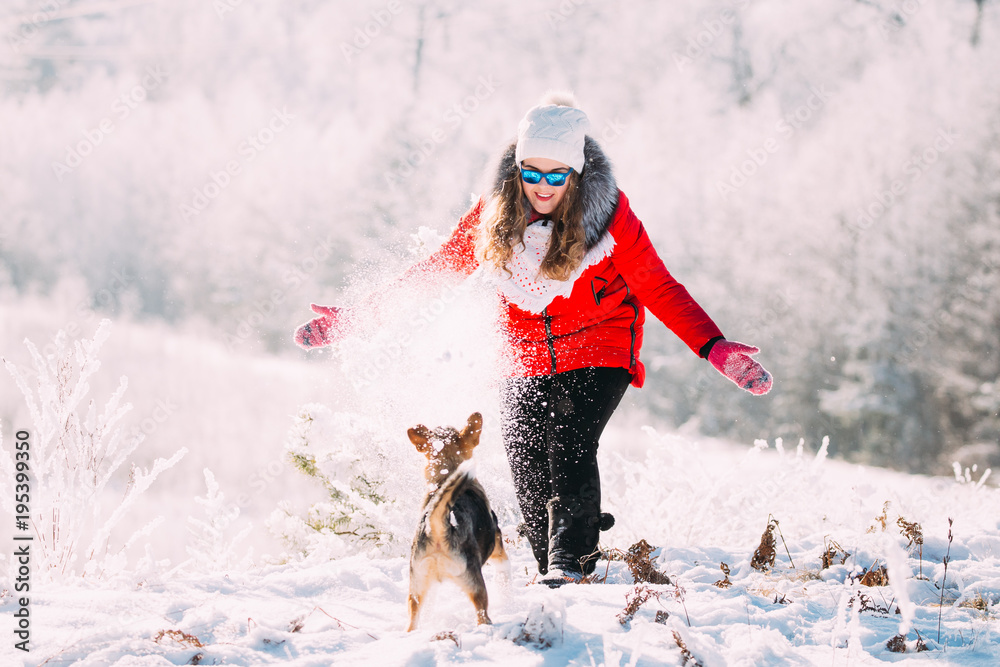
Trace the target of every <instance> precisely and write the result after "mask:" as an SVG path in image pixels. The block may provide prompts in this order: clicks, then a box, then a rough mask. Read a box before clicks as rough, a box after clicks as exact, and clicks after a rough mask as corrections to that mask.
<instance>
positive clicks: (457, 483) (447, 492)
mask: <svg viewBox="0 0 1000 667" xmlns="http://www.w3.org/2000/svg"><path fill="white" fill-rule="evenodd" d="M475 478H476V466H475V464H474V463H473V462H472V459H469V460H468V461H463V462H462V464H461V465H459V466H458V468H457V469H456V470H455V472H453V473H451V475H449V476H448V478H447V479H446V480H445V481H444V483H443V484H442V485H441V486H439V487H438V488H437V489H435V490H434V492H433V493H432V494H431V495H430V497H429V498H428V499H427V505H426V506H425V509H424V521H426V522H427V523H426V525H425V533H426V534H427V535H430V537H431V540H433V541H434V542H436V543H438V544H443V543H445V542H446V541H447V539H448V536H447V530H448V528H447V526H448V522H450V521H451V518H450V517H449V514H450V512H451V508H452V505H454V504H455V496H457V495H458V494H459V493H461V492H462V491H463V490H464V489H465V487H466V485H467V484H469V483H470V482H471V481H473V480H475Z"/></svg>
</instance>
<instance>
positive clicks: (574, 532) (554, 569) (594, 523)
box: [542, 496, 614, 586]
mask: <svg viewBox="0 0 1000 667" xmlns="http://www.w3.org/2000/svg"><path fill="white" fill-rule="evenodd" d="M548 510H549V567H548V570H549V574H550V576H549V579H546V580H543V582H542V583H545V584H548V585H550V586H559V585H562V584H563V583H567V582H569V581H580V580H581V579H582V578H583V577H584V576H586V575H588V574H590V573H592V572H593V571H594V568H595V567H596V566H597V558H598V556H599V553H598V549H597V542H598V538H599V534H600V530H601V527H602V523H603V524H606V525H607V524H611V523H614V520H613V519H612V518H611V515H607V517H608V518H607V519H604V517H602V515H601V509H600V507H599V506H598V505H597V504H596V503H595V502H593V501H592V500H589V499H585V498H583V497H581V496H562V497H558V496H557V497H555V498H553V499H552V500H550V501H549V503H548ZM602 519H603V520H602ZM607 527H608V528H610V527H611V526H610V525H608V526H607Z"/></svg>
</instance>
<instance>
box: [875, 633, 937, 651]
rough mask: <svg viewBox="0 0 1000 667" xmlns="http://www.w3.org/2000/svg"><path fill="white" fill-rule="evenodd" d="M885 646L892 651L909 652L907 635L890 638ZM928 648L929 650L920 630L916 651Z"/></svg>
mask: <svg viewBox="0 0 1000 667" xmlns="http://www.w3.org/2000/svg"><path fill="white" fill-rule="evenodd" d="M885 647H886V648H887V649H889V650H890V651H892V652H893V653H906V652H907V648H906V635H896V636H895V637H893V638H892V639H890V640H889V641H887V642H886V643H885ZM927 650H928V648H927V644H925V643H924V639H923V637H921V636H920V633H919V632H918V633H917V645H916V652H917V653H920V652H922V651H927Z"/></svg>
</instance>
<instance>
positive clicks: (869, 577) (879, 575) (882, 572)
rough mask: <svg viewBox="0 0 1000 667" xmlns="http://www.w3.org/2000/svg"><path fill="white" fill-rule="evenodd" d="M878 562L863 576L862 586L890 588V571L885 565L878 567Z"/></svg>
mask: <svg viewBox="0 0 1000 667" xmlns="http://www.w3.org/2000/svg"><path fill="white" fill-rule="evenodd" d="M876 565H878V561H875V562H874V563H872V566H871V567H870V568H868V570H867V571H866V572H865V573H864V574H863V575H861V582H860V583H861V585H862V586H888V585H889V571H888V570H887V569H886V568H885V565H878V567H876Z"/></svg>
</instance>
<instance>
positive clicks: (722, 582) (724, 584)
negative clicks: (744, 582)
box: [713, 562, 733, 588]
mask: <svg viewBox="0 0 1000 667" xmlns="http://www.w3.org/2000/svg"><path fill="white" fill-rule="evenodd" d="M719 569H720V570H722V574H724V575H725V578H723V579H719V580H718V581H717V582H715V583H714V584H713V585H714V586H715V587H717V588H729V587H730V586H732V585H733V582H731V581H729V565H727V564H726V563H725V562H722V563H719Z"/></svg>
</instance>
